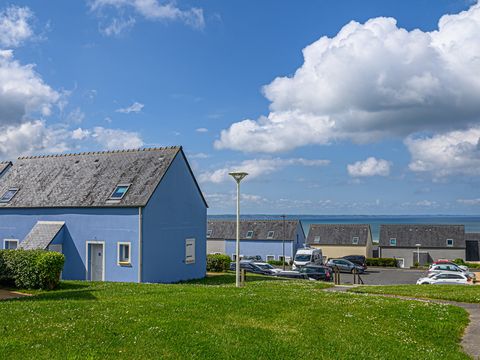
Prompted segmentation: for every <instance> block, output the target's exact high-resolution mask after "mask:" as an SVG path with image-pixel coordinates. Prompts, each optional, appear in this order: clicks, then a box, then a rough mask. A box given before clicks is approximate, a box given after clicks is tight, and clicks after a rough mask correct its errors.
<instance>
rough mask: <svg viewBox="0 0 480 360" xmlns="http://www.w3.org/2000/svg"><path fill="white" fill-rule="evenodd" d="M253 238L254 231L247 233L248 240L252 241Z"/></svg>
mask: <svg viewBox="0 0 480 360" xmlns="http://www.w3.org/2000/svg"><path fill="white" fill-rule="evenodd" d="M252 237H253V231H252V230H249V231H247V236H246V238H247V239H251V238H252Z"/></svg>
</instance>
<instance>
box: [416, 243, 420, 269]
mask: <svg viewBox="0 0 480 360" xmlns="http://www.w3.org/2000/svg"><path fill="white" fill-rule="evenodd" d="M415 246H416V247H417V263H418V265H420V246H422V244H415Z"/></svg>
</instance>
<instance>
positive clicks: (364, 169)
mask: <svg viewBox="0 0 480 360" xmlns="http://www.w3.org/2000/svg"><path fill="white" fill-rule="evenodd" d="M390 166H391V163H390V162H389V161H387V160H384V159H376V158H374V157H369V158H368V159H366V160H364V161H357V162H356V163H354V164H349V165H347V170H348V174H349V175H350V176H353V177H365V176H388V175H390Z"/></svg>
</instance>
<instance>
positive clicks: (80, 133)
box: [72, 128, 90, 140]
mask: <svg viewBox="0 0 480 360" xmlns="http://www.w3.org/2000/svg"><path fill="white" fill-rule="evenodd" d="M89 136H90V131H89V130H84V129H82V128H78V129H75V130H73V131H72V139H74V140H83V139H86V138H88V137H89Z"/></svg>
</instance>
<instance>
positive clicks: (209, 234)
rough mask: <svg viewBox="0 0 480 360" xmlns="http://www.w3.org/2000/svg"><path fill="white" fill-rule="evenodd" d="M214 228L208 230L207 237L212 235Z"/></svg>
mask: <svg viewBox="0 0 480 360" xmlns="http://www.w3.org/2000/svg"><path fill="white" fill-rule="evenodd" d="M212 232H213V230H207V238H209V237H212Z"/></svg>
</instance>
